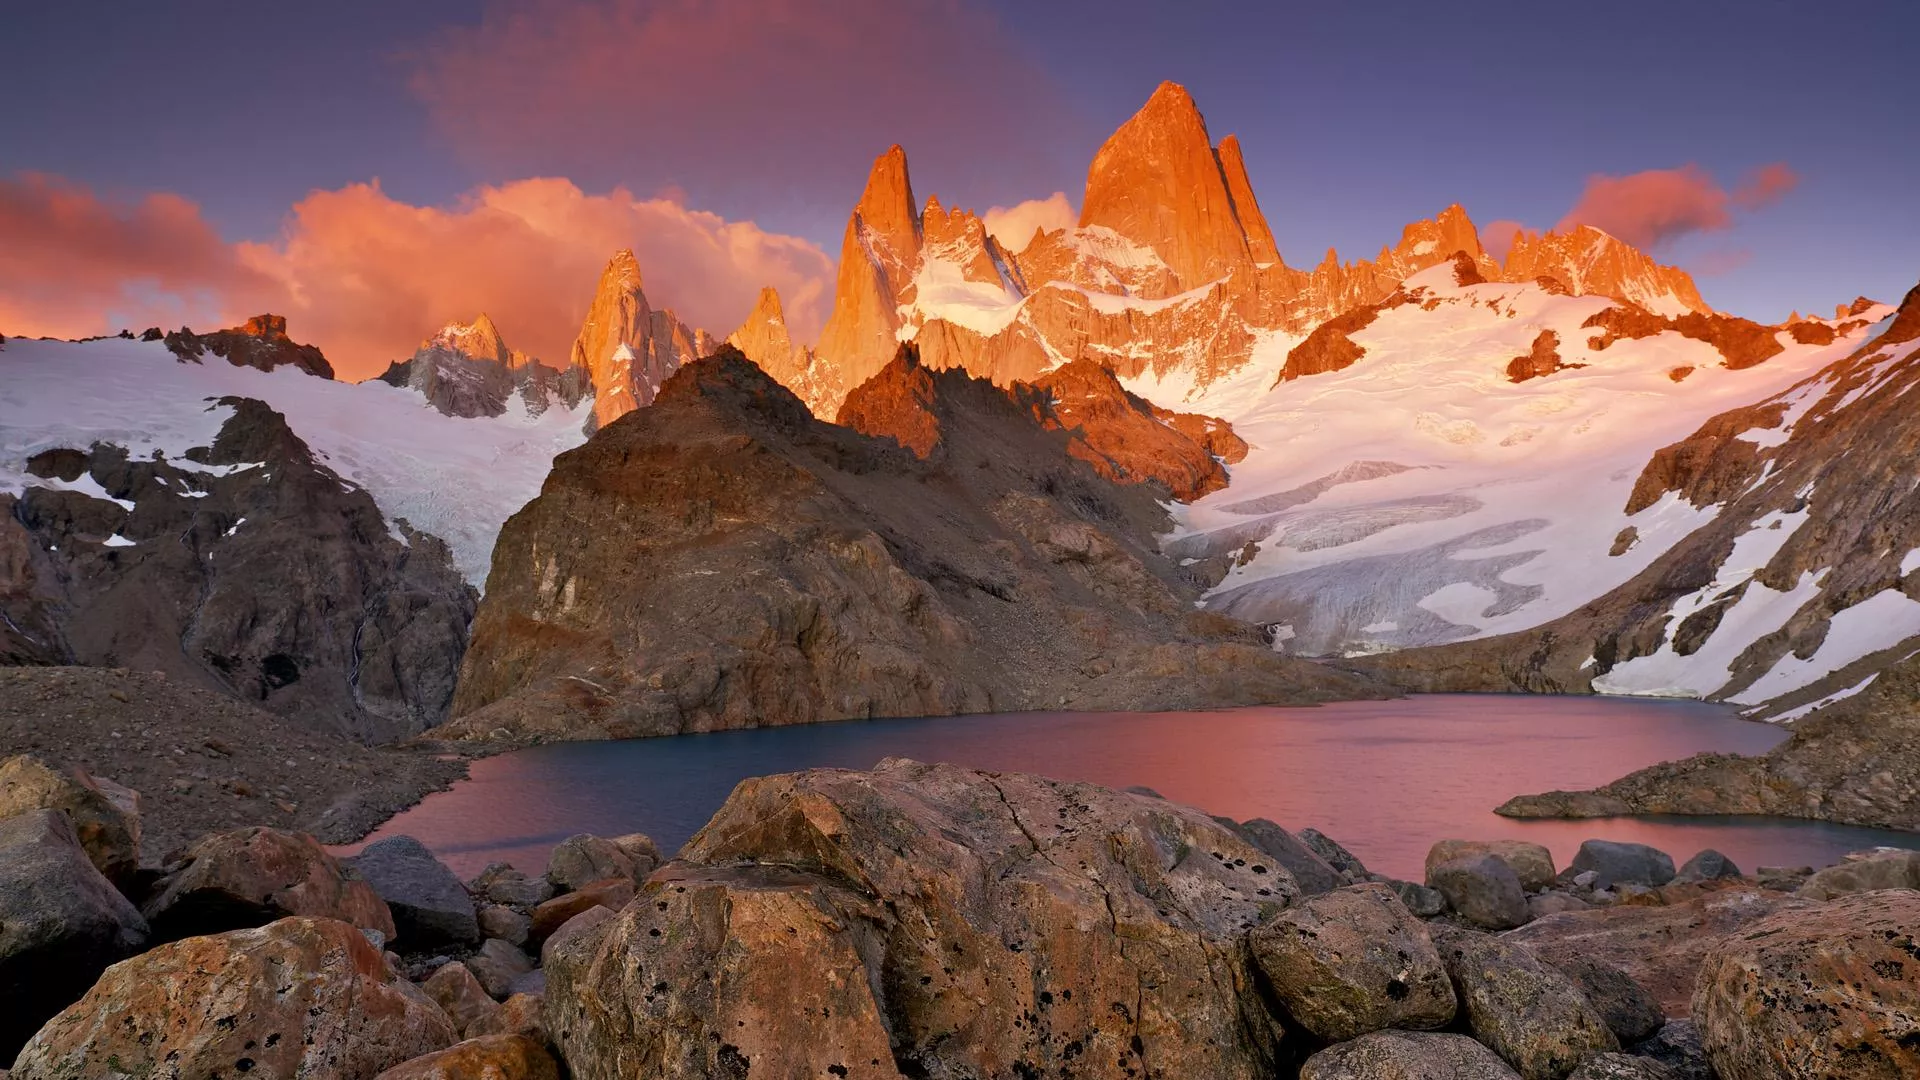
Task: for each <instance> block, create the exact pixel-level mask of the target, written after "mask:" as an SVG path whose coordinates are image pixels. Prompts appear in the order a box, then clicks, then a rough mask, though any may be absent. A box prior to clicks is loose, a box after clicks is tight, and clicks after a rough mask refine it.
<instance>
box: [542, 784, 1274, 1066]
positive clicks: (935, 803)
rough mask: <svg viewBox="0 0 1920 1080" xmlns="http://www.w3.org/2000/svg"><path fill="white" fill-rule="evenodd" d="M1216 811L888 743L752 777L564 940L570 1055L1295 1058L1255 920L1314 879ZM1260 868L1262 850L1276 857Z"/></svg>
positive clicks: (694, 1060) (618, 1058)
mask: <svg viewBox="0 0 1920 1080" xmlns="http://www.w3.org/2000/svg"><path fill="white" fill-rule="evenodd" d="M1271 858H1272V857H1271V856H1268V855H1267V854H1265V853H1264V852H1262V851H1261V850H1260V849H1259V848H1256V847H1254V846H1253V845H1251V844H1249V843H1248V842H1247V841H1246V840H1244V839H1243V838H1241V837H1240V836H1239V835H1238V834H1237V833H1235V832H1234V831H1233V830H1230V829H1227V828H1225V827H1223V826H1221V825H1220V824H1219V823H1218V822H1216V821H1214V820H1213V819H1211V818H1209V817H1208V816H1206V815H1205V814H1204V813H1201V812H1200V811H1197V810H1194V809H1192V808H1189V807H1183V806H1179V805H1176V804H1173V803H1169V802H1166V801H1165V800H1161V799H1154V798H1149V797H1145V796H1139V795H1130V794H1125V793H1121V792H1116V791H1111V790H1107V789H1103V788H1099V787H1095V786H1093V785H1088V784H1068V783H1062V782H1058V781H1054V780H1049V779H1045V778H1041V777H1034V776H1023V775H1017V774H1006V773H985V772H978V771H974V770H969V769H962V768H958V767H955V766H950V765H921V764H917V763H914V762H906V761H896V760H889V761H885V762H882V763H881V764H880V765H879V766H878V767H877V768H875V769H874V770H873V771H872V772H848V771H842V770H827V769H822V770H814V771H809V772H804V773H797V774H792V775H787V776H773V777H761V778H756V779H750V780H746V781H743V782H742V783H741V784H740V785H739V786H738V787H736V788H735V789H734V791H733V794H732V795H731V796H730V797H729V798H728V800H727V803H726V804H725V805H724V806H722V807H721V809H720V811H719V812H718V813H717V814H715V815H714V817H713V819H712V820H711V821H709V822H708V823H707V825H706V826H705V827H704V828H703V829H701V831H700V832H699V833H698V834H696V835H695V837H694V838H693V839H692V840H691V841H689V842H688V844H687V846H686V847H685V848H684V849H682V851H681V853H680V857H679V859H678V860H677V861H676V862H674V863H670V864H668V865H667V866H665V867H662V868H661V869H660V870H659V871H657V872H656V873H654V874H653V876H652V877H650V878H649V879H648V880H647V882H646V884H645V885H644V886H643V887H642V890H641V893H640V896H639V898H638V899H637V900H636V901H635V902H633V903H631V904H629V905H627V907H626V908H625V909H624V910H622V911H621V912H620V914H619V915H618V916H616V917H615V918H613V919H611V920H608V921H606V922H605V923H603V924H601V925H600V926H597V927H593V928H591V929H589V930H587V931H585V932H583V933H581V934H578V935H576V936H574V937H572V938H571V939H570V940H568V941H567V942H566V943H565V944H564V945H563V946H557V947H554V948H551V949H549V950H548V952H547V954H546V968H545V970H546V974H547V981H548V994H547V1001H546V1017H547V1021H548V1024H549V1027H550V1029H551V1030H552V1033H553V1036H554V1039H555V1040H556V1043H557V1044H558V1045H559V1046H560V1048H561V1050H562V1054H563V1056H564V1058H565V1059H566V1061H567V1063H568V1065H569V1067H570V1068H572V1069H573V1070H574V1072H575V1074H576V1075H579V1076H583V1077H602V1076H626V1075H675V1076H687V1077H698V1076H728V1075H736V1074H741V1073H746V1074H749V1075H760V1074H761V1073H762V1072H765V1073H766V1074H768V1075H791V1076H805V1075H820V1074H821V1073H822V1072H823V1071H827V1072H831V1071H833V1070H831V1069H830V1066H835V1065H837V1066H839V1067H840V1068H841V1069H845V1070H849V1074H850V1075H852V1076H874V1075H884V1076H892V1075H895V1073H896V1071H897V1072H899V1073H906V1074H908V1075H926V1076H955V1075H960V1074H963V1073H964V1074H969V1075H978V1076H1010V1075H1018V1074H1021V1073H1027V1074H1030V1075H1039V1076H1059V1075H1064V1074H1065V1073H1066V1072H1068V1071H1071V1072H1072V1073H1073V1074H1074V1075H1075V1076H1077V1077H1080V1078H1083V1080H1104V1078H1116V1080H1118V1078H1123V1077H1127V1076H1141V1075H1163V1076H1206V1077H1210V1078H1219V1080H1254V1078H1261V1080H1265V1078H1267V1077H1270V1076H1272V1075H1273V1074H1274V1073H1275V1072H1276V1071H1277V1070H1278V1068H1279V1067H1280V1064H1281V1061H1282V1058H1283V1056H1284V1051H1283V1049H1282V1047H1281V1045H1280V1036H1281V1034H1282V1032H1281V1029H1280V1026H1279V1024H1278V1023H1277V1022H1275V1021H1274V1020H1273V1018H1272V1017H1271V1016H1270V1014H1269V1013H1268V1011H1267V1007H1266V1004H1265V1002H1264V1001H1263V1000H1262V995H1261V993H1260V990H1259V976H1258V972H1257V969H1256V967H1255V964H1254V961H1253V958H1252V954H1251V950H1250V948H1249V946H1248V944H1247V931H1248V930H1251V929H1253V928H1255V927H1256V926H1259V925H1260V924H1261V923H1262V922H1263V921H1264V920H1266V919H1267V918H1270V917H1271V916H1272V915H1274V914H1277V913H1278V911H1279V910H1280V909H1282V908H1284V907H1285V906H1287V905H1288V904H1289V903H1290V902H1292V901H1293V900H1294V899H1296V898H1297V897H1298V895H1299V889H1298V886H1297V885H1296V884H1295V883H1294V882H1293V879H1292V876H1291V875H1290V874H1288V873H1286V871H1285V870H1283V869H1281V868H1279V867H1278V866H1276V865H1274V864H1273V863H1272V862H1271ZM1256 868H1257V869H1256Z"/></svg>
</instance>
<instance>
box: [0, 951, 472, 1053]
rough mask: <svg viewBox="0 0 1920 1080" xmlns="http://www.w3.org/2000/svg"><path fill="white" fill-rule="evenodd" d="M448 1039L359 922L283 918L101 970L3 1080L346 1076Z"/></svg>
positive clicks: (440, 1016) (434, 1012)
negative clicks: (355, 925) (359, 927)
mask: <svg viewBox="0 0 1920 1080" xmlns="http://www.w3.org/2000/svg"><path fill="white" fill-rule="evenodd" d="M453 1041H454V1031H453V1025H452V1024H451V1023H449V1022H448V1020H447V1017H446V1014H444V1013H443V1012H441V1011H440V1008H439V1006H437V1005H435V1004H434V1003H433V1002H432V1001H430V1000H428V998H427V997H426V995H424V994H422V993H421V992H420V991H419V990H418V989H416V988H415V987H414V986H413V985H412V984H410V983H408V982H407V981H406V980H404V979H401V978H399V977H397V976H395V975H394V973H393V972H392V970H390V969H389V968H388V967H387V963H386V961H385V960H384V959H382V957H381V955H380V953H379V952H378V951H377V950H375V949H374V947H373V946H372V945H371V944H369V943H368V942H367V939H366V937H365V936H364V935H363V934H361V933H360V931H359V930H356V929H354V928H353V927H351V926H349V925H347V924H346V923H343V922H339V921H337V920H334V919H309V918H293V919H282V920H281V921H279V922H276V923H273V924H271V925H269V926H264V927H261V928H259V929H256V930H238V931H233V932H231V933H226V934H217V935H213V936H210V937H196V938H188V939H186V940H185V941H178V942H175V943H173V944H171V945H162V946H161V947H159V948H157V949H154V950H152V951H151V952H147V953H144V954H142V955H140V956H138V957H135V958H134V959H132V960H128V961H126V962H124V963H120V964H116V965H114V966H113V967H112V968H110V969H108V970H107V972H106V974H104V975H102V976H101V978H100V981H99V982H98V983H96V984H94V987H93V989H91V990H89V991H88V992H87V995H86V997H84V998H82V999H81V1000H80V1001H79V1002H77V1003H76V1004H74V1005H73V1006H72V1007H71V1008H69V1009H67V1010H66V1011H65V1012H62V1013H61V1014H60V1015H59V1016H56V1017H54V1018H53V1019H52V1020H51V1021H49V1022H48V1023H47V1025H46V1026H45V1027H44V1028H42V1029H41V1030H40V1032H39V1033H38V1034H37V1035H35V1036H34V1037H33V1040H32V1041H31V1042H29V1043H28V1044H27V1046H26V1048H25V1049H24V1050H22V1051H21V1053H20V1057H19V1059H18V1060H17V1061H15V1062H14V1066H13V1075H12V1077H11V1080H69V1078H76V1077H106V1076H113V1075H122V1074H124V1075H131V1076H162V1075H165V1076H180V1077H189V1076H192V1077H214V1076H222V1077H227V1076H233V1077H237V1076H241V1075H245V1076H248V1077H265V1078H274V1080H281V1078H284V1080H293V1078H296V1077H299V1078H302V1080H308V1078H310V1080H356V1078H362V1077H369V1076H373V1075H375V1074H377V1073H379V1072H380V1071H381V1070H383V1069H386V1068H389V1067H391V1066H393V1065H397V1064H399V1063H401V1062H403V1061H407V1060H409V1059H411V1058H415V1057H419V1056H420V1055H422V1054H425V1053H430V1052H432V1051H434V1050H438V1049H440V1048H442V1047H445V1046H448V1045H451V1044H452V1043H453Z"/></svg>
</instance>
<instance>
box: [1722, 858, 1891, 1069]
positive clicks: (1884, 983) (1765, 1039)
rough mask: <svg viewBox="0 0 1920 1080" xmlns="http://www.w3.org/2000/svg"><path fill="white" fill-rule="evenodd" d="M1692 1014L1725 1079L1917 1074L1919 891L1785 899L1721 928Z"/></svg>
mask: <svg viewBox="0 0 1920 1080" xmlns="http://www.w3.org/2000/svg"><path fill="white" fill-rule="evenodd" d="M1693 1019H1694V1023H1696V1024H1697V1025H1698V1026H1699V1028H1700V1036H1701V1039H1702V1041H1703V1042H1705V1044H1706V1047H1707V1053H1708V1055H1709V1056H1710V1057H1711V1058H1712V1059H1713V1064H1714V1067H1715V1068H1716V1069H1718V1070H1719V1072H1720V1075H1721V1076H1722V1077H1723V1078H1725V1080H1748V1078H1749V1077H1752V1078H1756V1080H1757V1078H1760V1077H1781V1078H1785V1080H1798V1078H1802V1077H1807V1078H1811V1077H1827V1076H1845V1077H1848V1078H1850V1080H1882V1078H1884V1080H1893V1078H1895V1077H1912V1076H1916V1075H1920V892H1914V891H1911V890H1890V891H1884V892H1873V893H1862V894H1859V895H1855V896H1847V897H1842V898H1841V899H1838V900H1834V901H1832V902H1830V903H1827V904H1824V905H1822V906H1820V907H1817V908H1812V909H1804V910H1792V911H1783V912H1780V913H1778V914H1776V915H1773V916H1771V917H1769V918H1767V919H1764V920H1762V921H1760V922H1757V923H1755V924H1754V925H1753V926H1751V927H1749V928H1748V929H1746V930H1745V931H1743V932H1741V933H1738V934H1735V935H1732V936H1730V937H1728V938H1726V939H1724V940H1723V941H1721V942H1720V943H1719V945H1718V946H1716V947H1715V948H1714V949H1713V951H1712V952H1711V953H1709V954H1708V956H1707V959H1706V962H1705V964H1703V965H1702V967H1701V969H1700V982H1699V988H1698V990H1696V991H1695V993H1694V997H1693Z"/></svg>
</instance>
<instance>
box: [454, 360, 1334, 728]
mask: <svg viewBox="0 0 1920 1080" xmlns="http://www.w3.org/2000/svg"><path fill="white" fill-rule="evenodd" d="M848 407H849V410H850V420H853V418H854V417H857V420H854V421H853V422H857V423H859V424H860V426H862V427H863V428H865V429H867V430H875V431H884V432H886V436H885V437H873V436H869V435H864V434H861V433H859V432H857V431H854V430H850V429H848V428H844V427H838V426H834V425H829V424H824V423H821V422H820V421H818V420H816V419H814V418H813V417H812V416H811V415H810V414H809V412H808V410H807V408H806V406H805V405H804V404H803V403H802V402H801V401H800V400H799V399H798V398H796V397H795V396H794V395H792V394H791V393H789V392H788V391H787V390H786V389H784V388H783V387H781V386H780V385H779V384H778V383H776V382H774V381H773V380H772V379H771V378H769V377H768V376H767V375H766V374H764V373H763V372H761V371H760V369H759V368H757V367H755V366H754V365H753V364H751V363H750V362H748V361H747V360H746V359H745V358H744V357H743V356H741V355H740V354H739V353H738V352H736V351H734V350H732V349H722V350H721V351H720V352H719V353H718V354H716V355H715V356H713V357H709V358H708V359H706V360H702V361H700V362H698V363H695V364H692V365H689V366H688V367H686V368H685V369H683V370H682V371H681V372H680V373H679V374H677V375H676V376H674V377H673V378H672V379H670V380H669V381H668V382H667V384H666V386H665V387H663V388H662V390H661V393H660V396H659V398H658V400H656V401H655V403H654V404H653V406H652V407H650V408H647V409H641V410H637V411H635V412H633V413H630V414H628V415H626V416H624V417H622V418H621V419H620V420H619V421H617V422H615V423H613V424H610V425H608V426H607V427H606V428H604V429H603V430H602V431H600V432H599V433H598V434H596V435H595V436H594V438H592V439H591V440H589V442H588V443H587V444H586V445H585V446H582V447H581V448H579V449H577V450H574V451H571V452H569V453H567V454H564V455H562V456H561V457H560V458H559V459H557V460H556V462H555V466H554V472H553V474H552V476H551V477H549V479H548V481H547V484H546V487H545V488H544V490H543V491H542V493H541V495H540V497H539V498H538V499H536V500H534V501H533V502H532V503H530V504H528V506H527V507H526V508H525V509H524V510H522V511H521V512H520V513H519V514H517V515H515V516H514V518H513V519H512V520H511V521H509V522H508V524H507V527H506V529H505V530H504V532H503V533H502V536H501V541H500V544H499V546H498V547H497V548H496V551H495V555H494V566H493V572H492V575H491V576H490V577H489V579H488V594H487V598H486V600H485V601H484V602H483V604H482V605H481V608H480V612H479V615H478V618H477V619H476V621H475V624H474V635H473V644H472V647H471V648H470V650H469V653H468V656H467V659H466V662H465V665H464V667H463V669H462V677H461V687H460V692H459V696H458V700H457V702H456V705H455V710H454V711H455V714H456V716H457V717H458V719H456V720H455V721H453V722H452V723H451V724H449V725H447V726H446V727H444V728H442V729H441V733H442V734H446V735H450V736H454V737H476V738H477V737H487V736H489V735H493V734H497V733H500V732H502V731H504V732H505V733H507V734H511V735H514V736H519V737H527V738H591V737H604V736H632V735H656V734H667V733H674V732H681V731H700V730H710V729H719V728H735V727H749V726H760V725H773V724H791V723H805V722H810V721H816V720H832V719H843V718H853V717H868V716H911V715H933V714H948V713H957V712H970V711H986V710H1008V709H1034V708H1045V707H1056V706H1066V707H1075V708H1171V707H1181V706H1187V705H1199V704H1214V705H1219V704H1229V703H1236V702H1254V701H1310V700H1324V699H1328V698H1333V697H1348V696H1355V695H1366V694H1368V693H1369V692H1370V687H1369V686H1368V685H1367V684H1366V683H1364V682H1363V681H1360V680H1354V679H1349V678H1346V677H1343V676H1338V675H1330V674H1328V673H1326V672H1325V671H1324V670H1323V669H1320V668H1317V667H1315V666H1313V665H1308V664H1302V663H1298V662H1294V661H1289V660H1286V659H1283V658H1281V657H1279V656H1277V655H1275V654H1274V653H1273V652H1272V651H1271V650H1270V649H1269V648H1267V647H1266V646H1265V644H1264V643H1263V642H1262V641H1261V639H1260V637H1259V636H1258V633H1257V631H1256V630H1254V629H1253V628H1252V627H1248V626H1245V625H1244V624H1240V623H1235V622H1233V621H1231V620H1227V619H1223V618H1220V617H1217V616H1211V615H1206V614H1203V613H1199V612H1196V611H1194V610H1193V599H1194V598H1195V596H1196V595H1197V591H1198V587H1199V584H1200V583H1199V582H1197V581H1194V580H1191V579H1190V578H1189V577H1188V573H1187V572H1186V571H1183V570H1181V569H1180V568H1178V567H1176V566H1174V565H1173V564H1172V563H1171V562H1170V561H1169V560H1167V559H1165V558H1164V557H1162V556H1160V555H1159V554H1158V553H1157V552H1156V551H1155V549H1154V547H1153V545H1152V541H1151V537H1152V535H1153V533H1154V532H1155V531H1156V530H1160V529H1164V528H1165V527H1166V524H1167V519H1166V515H1165V511H1164V510H1163V509H1162V508H1161V506H1160V504H1159V503H1158V502H1157V501H1156V499H1157V498H1158V497H1161V492H1162V491H1163V489H1162V488H1161V487H1160V486H1159V485H1138V484H1123V483H1116V482H1114V481H1113V480H1109V479H1107V478H1105V477H1103V476H1102V475H1100V472H1099V471H1097V470H1096V469H1095V468H1094V467H1092V466H1090V465H1088V464H1087V463H1085V462H1083V461H1081V460H1079V459H1078V458H1076V457H1075V456H1074V454H1073V453H1072V451H1071V447H1072V445H1073V442H1074V438H1075V436H1073V435H1071V434H1069V433H1068V432H1065V431H1061V430H1057V429H1054V428H1052V427H1050V426H1049V425H1048V424H1046V423H1045V422H1043V420H1042V419H1040V418H1038V417H1036V414H1035V409H1034V408H1033V402H1032V400H1031V399H1023V398H1022V397H1021V396H1020V395H1019V394H1017V393H1015V394H1010V393H1009V392H1007V391H1005V390H1002V389H999V388H997V387H995V386H993V385H992V384H990V383H988V382H986V381H985V380H981V379H974V378H970V377H968V376H966V375H964V374H961V373H959V372H938V373H935V372H929V371H927V370H925V369H923V368H920V367H919V366H918V364H917V362H916V360H915V358H914V356H913V354H912V352H911V351H910V350H908V351H904V352H903V354H902V355H901V356H899V357H897V358H896V360H895V361H894V362H893V363H892V364H891V365H889V366H888V367H887V368H886V369H883V370H882V371H881V373H880V374H879V375H878V376H877V377H876V378H875V379H874V380H873V382H872V383H871V384H870V385H869V386H867V387H863V388H862V389H861V390H860V391H857V392H856V394H855V396H854V398H852V399H850V400H849V402H848ZM589 525H590V527H588V526H589Z"/></svg>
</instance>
